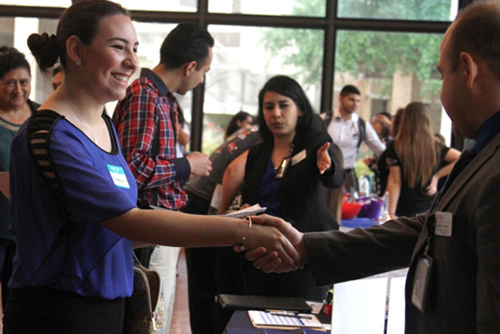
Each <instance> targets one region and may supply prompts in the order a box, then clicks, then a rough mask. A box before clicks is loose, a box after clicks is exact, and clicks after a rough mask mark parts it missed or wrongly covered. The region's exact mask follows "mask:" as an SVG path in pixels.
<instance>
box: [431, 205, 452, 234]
mask: <svg viewBox="0 0 500 334" xmlns="http://www.w3.org/2000/svg"><path fill="white" fill-rule="evenodd" d="M452 230H453V214H452V213H451V212H442V211H437V212H436V228H435V229H434V234H435V235H439V236H442V237H451V233H452Z"/></svg>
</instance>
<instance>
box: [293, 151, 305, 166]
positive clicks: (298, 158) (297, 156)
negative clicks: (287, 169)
mask: <svg viewBox="0 0 500 334" xmlns="http://www.w3.org/2000/svg"><path fill="white" fill-rule="evenodd" d="M305 158H307V152H306V150H302V151H300V152H299V153H297V154H295V155H294V156H293V157H292V166H295V165H296V164H298V163H299V162H301V161H302V160H304V159H305Z"/></svg>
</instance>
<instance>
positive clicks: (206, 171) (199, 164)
mask: <svg viewBox="0 0 500 334" xmlns="http://www.w3.org/2000/svg"><path fill="white" fill-rule="evenodd" d="M186 159H187V160H188V161H189V165H190V166H191V174H193V175H198V176H208V175H210V172H211V171H212V162H211V161H210V159H209V158H208V155H206V154H204V153H200V152H193V153H191V154H189V155H188V156H187V157H186Z"/></svg>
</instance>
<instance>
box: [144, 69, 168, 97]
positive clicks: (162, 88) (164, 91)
mask: <svg viewBox="0 0 500 334" xmlns="http://www.w3.org/2000/svg"><path fill="white" fill-rule="evenodd" d="M141 77H146V78H148V79H149V80H151V82H152V83H153V84H154V85H155V87H156V89H158V95H160V96H167V95H171V96H173V94H172V93H171V92H170V90H169V89H168V87H167V85H166V84H165V82H164V81H163V80H162V79H161V78H160V77H159V76H158V75H157V74H156V73H155V72H153V71H151V70H150V69H149V68H143V69H142V70H141Z"/></svg>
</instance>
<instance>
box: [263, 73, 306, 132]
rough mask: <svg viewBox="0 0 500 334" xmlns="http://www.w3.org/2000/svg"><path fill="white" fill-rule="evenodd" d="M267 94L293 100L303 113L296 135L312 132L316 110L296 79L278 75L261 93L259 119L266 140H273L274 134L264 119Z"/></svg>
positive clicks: (268, 82)
mask: <svg viewBox="0 0 500 334" xmlns="http://www.w3.org/2000/svg"><path fill="white" fill-rule="evenodd" d="M267 92H275V93H278V94H280V95H283V96H286V97H288V98H290V99H292V100H293V102H295V104H296V105H297V107H298V108H299V110H300V111H302V115H301V116H299V119H298V121H297V126H296V128H295V131H296V135H298V136H302V135H304V134H306V133H307V132H309V131H310V130H311V128H312V122H313V115H314V110H313V108H312V106H311V103H310V102H309V99H308V98H307V96H306V93H305V92H304V90H303V89H302V87H301V86H300V85H299V83H298V82H297V81H295V80H294V79H292V78H290V77H288V76H286V75H277V76H274V77H272V78H271V79H269V80H268V81H267V82H266V84H265V85H264V87H263V88H262V89H261V90H260V92H259V115H258V117H257V118H258V122H259V132H260V134H261V136H262V138H263V139H264V140H266V141H267V140H272V139H273V134H272V133H271V131H270V130H269V128H268V127H267V124H266V120H265V119H264V95H265V94H266V93H267Z"/></svg>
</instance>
